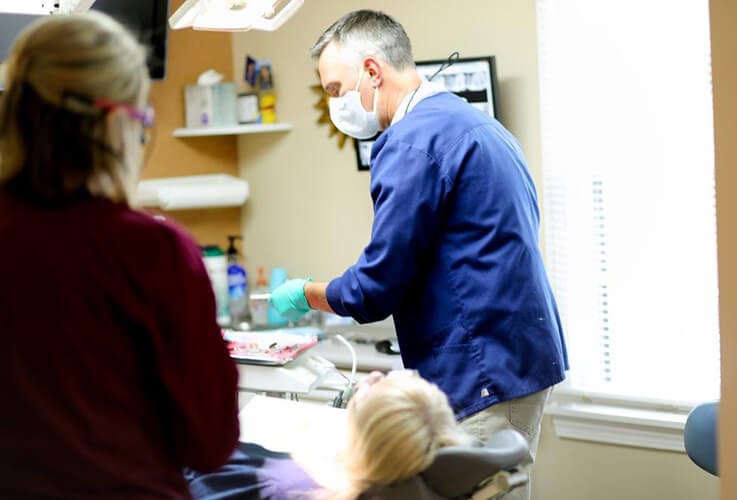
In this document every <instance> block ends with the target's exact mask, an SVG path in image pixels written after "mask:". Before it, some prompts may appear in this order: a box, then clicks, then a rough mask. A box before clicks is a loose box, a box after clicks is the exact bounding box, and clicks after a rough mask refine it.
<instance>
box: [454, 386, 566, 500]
mask: <svg viewBox="0 0 737 500" xmlns="http://www.w3.org/2000/svg"><path fill="white" fill-rule="evenodd" d="M551 392H552V387H548V388H547V389H545V390H542V391H540V392H536V393H533V394H530V395H528V396H524V397H521V398H517V399H510V400H509V401H504V402H503V403H498V404H495V405H493V406H490V407H489V408H486V409H483V410H481V411H480V412H478V413H474V414H473V415H470V416H468V417H466V418H464V419H463V420H461V421H460V425H461V427H462V428H463V430H464V431H466V432H467V433H469V434H471V435H472V436H473V437H475V438H476V439H479V440H480V441H481V442H483V443H485V442H486V441H488V440H489V438H490V437H491V436H492V435H493V434H494V433H496V432H498V431H500V430H502V429H514V430H516V431H519V432H520V433H522V435H523V436H524V437H525V439H527V442H528V443H529V445H530V460H529V461H527V462H524V463H523V464H522V465H523V466H524V467H526V468H527V472H528V473H529V474H530V481H532V464H533V463H534V462H535V455H536V454H537V446H538V444H539V443H540V424H541V422H542V416H543V409H544V407H545V403H546V402H547V401H548V397H550V393H551ZM530 491H531V488H530V483H527V484H526V485H525V486H522V487H519V488H517V489H515V490H512V492H510V493H509V494H508V495H505V496H504V499H505V500H529V499H530Z"/></svg>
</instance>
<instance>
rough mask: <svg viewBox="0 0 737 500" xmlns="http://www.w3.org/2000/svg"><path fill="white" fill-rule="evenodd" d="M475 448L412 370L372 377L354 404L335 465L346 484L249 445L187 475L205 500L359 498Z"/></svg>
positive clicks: (440, 397)
mask: <svg viewBox="0 0 737 500" xmlns="http://www.w3.org/2000/svg"><path fill="white" fill-rule="evenodd" d="M472 443H473V438H471V437H470V436H468V435H467V434H465V433H464V432H463V431H462V430H461V429H460V427H459V426H458V425H457V424H456V420H455V418H454V416H453V411H452V410H451V408H450V405H449V403H448V399H447V397H446V396H445V394H444V393H443V392H442V391H440V389H438V387H437V386H435V385H434V384H431V383H429V382H427V381H425V380H424V379H422V378H420V377H419V376H418V375H415V374H414V372H409V371H400V372H392V374H390V376H387V377H383V376H381V375H379V374H372V376H371V377H369V378H368V379H367V380H366V381H364V382H363V383H361V384H360V385H359V386H358V387H357V389H356V392H355V394H354V396H353V397H352V398H351V400H350V402H349V404H348V433H347V442H346V443H345V448H344V450H343V451H342V452H341V453H340V458H339V463H338V464H337V467H336V468H335V470H336V472H337V473H338V474H340V475H342V476H343V477H342V478H340V479H342V481H341V480H339V481H336V482H333V483H331V485H325V484H318V483H317V482H316V480H315V479H313V478H311V477H310V475H309V474H308V473H307V472H306V471H305V468H302V467H300V466H299V465H298V462H299V460H298V459H297V460H296V461H295V460H293V459H292V458H291V457H290V456H289V455H286V454H282V453H275V452H271V451H269V450H266V449H264V448H262V447H260V446H258V445H254V444H247V443H241V444H240V445H239V446H238V448H237V449H236V451H235V453H234V454H233V456H232V457H231V460H230V461H229V462H228V464H226V465H225V466H224V467H223V468H221V469H220V470H218V471H216V472H214V473H210V474H199V473H197V472H194V471H191V470H185V478H186V479H187V481H188V482H189V485H190V492H191V494H192V496H193V497H194V498H195V499H198V500H215V499H217V500H225V499H228V500H234V499H248V500H250V499H254V500H255V499H259V500H286V499H289V500H296V499H325V500H354V499H358V498H361V496H362V494H363V493H364V492H367V491H369V490H371V489H372V488H376V487H381V486H384V485H388V484H391V483H394V482H396V481H399V480H402V479H406V478H410V477H413V476H415V475H417V474H419V473H420V472H422V471H423V470H425V469H426V468H427V467H429V466H430V464H431V463H432V462H433V460H434V458H435V452H436V451H437V450H438V449H440V448H442V447H445V446H468V445H471V444H472ZM336 484H340V485H341V486H339V487H338V486H336Z"/></svg>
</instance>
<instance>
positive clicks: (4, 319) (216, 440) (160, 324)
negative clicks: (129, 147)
mask: <svg viewBox="0 0 737 500" xmlns="http://www.w3.org/2000/svg"><path fill="white" fill-rule="evenodd" d="M0 342H2V345H1V346H0V352H2V353H3V354H2V356H3V358H4V359H2V360H1V361H0V367H1V368H0V370H2V374H3V375H2V377H0V398H2V402H1V403H0V461H1V462H2V463H0V498H23V497H30V498H39V497H45V496H55V497H63V498H126V499H129V498H188V497H189V493H188V490H187V485H186V483H185V481H184V479H183V477H182V472H181V468H182V467H183V466H188V467H191V468H193V469H196V470H200V471H212V470H214V469H216V468H217V467H219V466H220V465H221V464H223V463H225V462H226V460H227V459H228V457H229V455H230V453H231V452H232V451H233V448H234V446H235V444H236V442H237V438H238V416H237V398H236V382H237V372H236V369H235V366H234V364H233V363H232V361H231V360H230V359H229V357H228V353H227V351H226V348H225V345H224V343H223V341H222V338H221V335H220V330H219V328H218V326H217V324H216V323H215V301H214V297H213V292H212V288H211V286H210V282H209V279H208V276H207V273H206V271H205V268H204V265H203V263H202V259H201V256H200V251H199V249H198V247H197V246H196V245H195V243H194V242H193V241H192V239H191V238H190V237H189V236H187V235H186V234H185V233H184V232H182V231H181V230H179V229H177V228H175V227H173V226H172V225H170V224H168V223H166V222H161V221H158V220H155V219H154V218H153V217H151V216H149V215H146V214H143V213H140V212H137V211H134V210H132V209H130V208H128V207H127V206H126V205H122V204H115V203H112V202H110V201H107V200H105V199H101V198H91V199H86V200H82V201H78V202H74V203H72V204H69V205H66V206H64V207H61V208H59V207H55V208H51V207H42V206H39V205H34V204H29V203H26V202H23V201H20V200H19V199H17V198H15V197H14V196H12V195H10V194H8V193H7V192H5V191H3V190H2V189H0Z"/></svg>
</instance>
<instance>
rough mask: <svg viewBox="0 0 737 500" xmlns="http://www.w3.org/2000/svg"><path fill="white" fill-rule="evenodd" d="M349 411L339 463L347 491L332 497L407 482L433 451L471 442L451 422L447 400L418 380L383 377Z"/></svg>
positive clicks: (430, 459) (349, 496) (347, 496)
mask: <svg viewBox="0 0 737 500" xmlns="http://www.w3.org/2000/svg"><path fill="white" fill-rule="evenodd" d="M349 411H350V413H349V415H350V418H349V430H348V434H349V436H348V446H347V449H346V450H345V452H344V456H343V457H342V458H343V466H344V467H345V470H346V473H347V475H348V479H349V483H350V487H349V488H348V490H347V491H343V492H339V493H338V494H336V497H337V498H344V499H353V498H357V497H358V496H359V495H360V493H361V492H363V491H365V490H366V489H368V488H370V487H372V486H380V485H387V484H390V483H392V482H394V481H398V480H401V479H406V478H409V477H412V476H414V475H416V474H418V473H420V472H422V471H423V470H425V469H426V468H428V467H429V466H430V464H432V462H433V460H434V459H435V452H436V451H437V450H438V449H440V448H442V447H445V446H467V445H470V444H471V443H472V442H473V439H472V438H471V437H470V436H469V435H468V434H465V433H464V432H463V431H462V430H461V429H460V427H459V426H458V424H457V423H456V420H455V417H454V415H453V411H452V410H451V408H450V404H449V403H448V398H447V396H446V395H445V394H444V393H443V392H442V391H441V390H440V389H439V388H438V387H437V386H436V385H434V384H431V383H429V382H427V381H425V380H424V379H422V378H420V377H419V376H401V377H388V378H383V379H381V380H379V381H378V382H376V383H375V384H374V385H373V386H372V387H371V388H370V390H368V391H367V393H366V394H365V396H364V397H363V398H360V399H359V400H357V401H356V402H355V404H354V405H353V406H352V408H351V409H350V410H349Z"/></svg>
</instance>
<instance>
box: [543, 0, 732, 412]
mask: <svg viewBox="0 0 737 500" xmlns="http://www.w3.org/2000/svg"><path fill="white" fill-rule="evenodd" d="M537 13H538V49H539V64H540V66H539V70H540V73H539V78H540V92H541V95H540V97H541V101H540V102H541V126H542V151H543V176H544V190H543V200H544V205H543V207H544V219H545V220H544V223H545V237H546V252H547V265H548V269H549V272H550V278H551V282H552V285H553V288H554V290H555V293H556V298H557V300H558V305H559V307H560V312H561V318H562V320H563V324H564V328H565V335H566V340H567V343H568V348H569V355H570V362H571V371H570V374H569V384H570V387H571V388H572V389H576V390H582V391H591V392H595V393H601V394H606V395H610V396H613V397H623V396H626V397H632V398H635V399H645V400H670V401H675V402H680V403H691V402H693V403H695V402H700V401H704V400H708V399H717V398H718V397H719V321H718V301H717V298H718V289H717V267H716V259H717V253H716V207H715V188H714V151H713V125H712V96H711V62H710V40H709V5H708V0H689V1H687V2H672V1H669V0H647V1H642V0H538V2H537Z"/></svg>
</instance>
